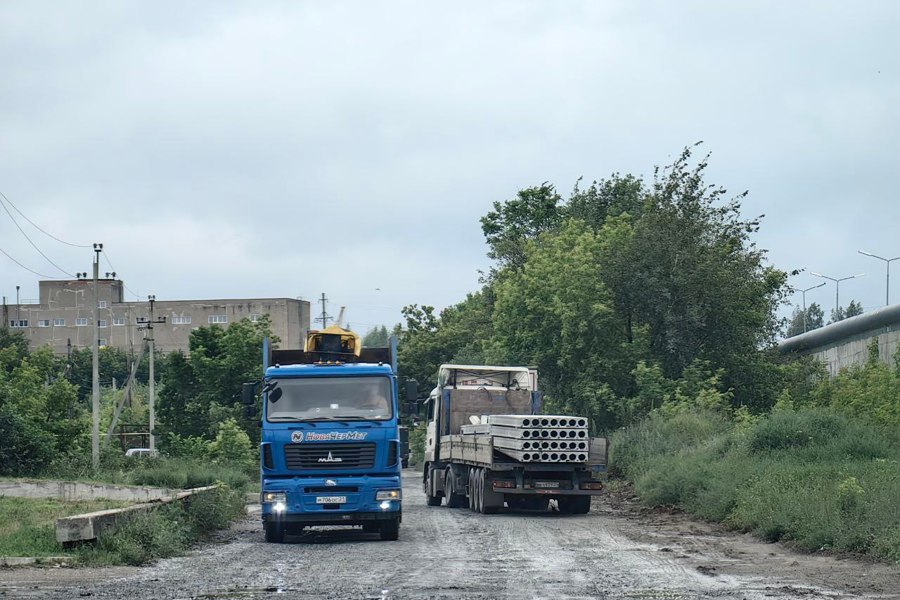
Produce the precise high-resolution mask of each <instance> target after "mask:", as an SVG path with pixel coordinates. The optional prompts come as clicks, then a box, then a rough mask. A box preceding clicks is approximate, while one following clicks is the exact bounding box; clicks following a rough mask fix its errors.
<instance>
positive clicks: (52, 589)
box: [0, 471, 900, 600]
mask: <svg viewBox="0 0 900 600" xmlns="http://www.w3.org/2000/svg"><path fill="white" fill-rule="evenodd" d="M404 494H405V496H404V520H403V526H402V528H401V531H400V541H398V542H382V541H379V540H378V536H377V534H375V535H371V534H364V533H362V532H360V531H356V530H318V531H315V532H311V533H306V534H304V535H302V536H298V537H292V538H288V540H289V543H287V544H284V545H272V544H266V543H265V542H264V541H263V536H262V529H261V526H260V524H259V521H258V518H257V517H256V516H255V515H251V516H250V517H248V518H247V519H246V520H245V521H243V522H241V523H238V524H237V525H236V526H235V527H234V528H232V529H231V530H230V531H229V532H227V533H226V534H224V535H223V536H222V538H221V539H220V540H219V541H218V542H217V543H211V544H207V545H204V546H203V547H202V548H200V549H198V550H196V551H195V552H193V553H191V554H190V555H188V556H185V557H181V558H176V559H169V560H164V561H161V562H159V563H158V564H157V565H155V566H152V567H146V568H104V569H67V568H55V569H34V568H30V569H5V570H0V598H3V599H5V598H73V597H75V598H77V597H89V598H128V599H134V600H138V599H143V598H236V599H244V598H246V599H254V598H273V599H278V598H303V599H312V598H315V599H320V598H334V599H375V600H388V599H392V600H399V599H405V598H427V599H433V600H450V599H453V600H459V599H468V598H471V599H484V600H493V599H498V600H499V599H516V600H518V599H528V598H550V599H554V600H569V599H576V598H610V599H615V598H636V599H647V600H650V599H666V600H670V599H671V600H677V599H694V598H703V599H705V598H734V599H746V600H756V599H764V598H765V599H771V598H776V599H788V600H792V599H800V598H802V599H804V600H808V599H813V598H829V599H836V598H838V599H845V598H871V599H875V598H880V599H893V600H900V569H898V568H897V567H892V566H889V565H881V564H869V563H862V562H857V561H850V560H837V559H833V558H830V557H823V556H807V555H802V554H796V553H793V552H790V551H789V550H786V549H784V548H782V547H780V546H777V545H772V544H763V543H760V542H756V541H754V540H752V539H751V538H749V537H748V536H742V535H736V534H733V533H729V532H726V531H724V530H722V529H720V528H718V527H716V526H712V525H707V524H702V523H697V522H695V521H691V520H689V519H687V518H685V517H683V516H680V515H669V514H660V513H655V512H648V511H642V510H640V509H639V508H638V507H636V506H634V505H633V504H632V503H630V502H628V501H627V500H626V501H622V500H619V499H616V498H601V499H595V501H594V508H593V510H592V512H591V514H589V515H587V516H563V515H559V514H555V513H553V514H539V513H532V514H526V513H512V514H498V515H477V514H472V513H470V512H469V511H468V510H464V509H449V508H447V507H443V506H442V507H436V508H428V507H426V506H425V499H424V497H423V495H422V492H421V488H420V485H419V483H418V476H417V474H416V473H414V472H411V471H410V472H407V473H406V477H405V487H404Z"/></svg>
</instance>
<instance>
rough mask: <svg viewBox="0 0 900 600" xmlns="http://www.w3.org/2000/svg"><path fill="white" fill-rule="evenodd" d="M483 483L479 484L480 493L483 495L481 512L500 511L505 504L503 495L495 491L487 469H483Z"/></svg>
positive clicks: (492, 512) (491, 512)
mask: <svg viewBox="0 0 900 600" xmlns="http://www.w3.org/2000/svg"><path fill="white" fill-rule="evenodd" d="M480 481H481V485H480V486H479V490H478V492H479V494H480V497H481V500H480V502H481V512H482V514H485V515H493V514H496V513H497V512H499V511H500V507H502V506H503V495H502V494H498V493H497V492H495V491H494V488H493V486H492V484H491V482H490V481H488V472H487V469H481V479H480Z"/></svg>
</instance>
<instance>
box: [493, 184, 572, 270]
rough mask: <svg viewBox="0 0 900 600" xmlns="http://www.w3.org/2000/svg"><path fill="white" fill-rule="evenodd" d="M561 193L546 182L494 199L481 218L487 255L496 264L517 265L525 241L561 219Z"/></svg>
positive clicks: (520, 261) (548, 229) (516, 267)
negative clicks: (490, 209)
mask: <svg viewBox="0 0 900 600" xmlns="http://www.w3.org/2000/svg"><path fill="white" fill-rule="evenodd" d="M561 201H562V197H561V196H560V195H559V194H558V193H557V192H556V188H554V187H553V186H552V185H550V184H548V183H546V182H545V183H543V184H541V185H539V186H536V187H530V188H526V189H524V190H521V191H519V193H518V194H516V197H515V198H514V199H512V200H508V201H506V202H503V203H501V202H494V210H492V211H490V212H488V214H486V215H485V216H483V217H482V218H481V230H482V232H483V233H484V237H485V239H486V240H487V244H488V248H489V250H488V256H489V257H490V258H493V259H494V260H496V261H497V263H498V265H499V266H500V268H504V267H510V268H512V269H520V268H521V267H522V265H523V264H524V263H525V243H526V242H527V241H528V240H532V239H535V238H536V237H537V236H538V235H540V234H541V233H543V232H545V231H552V230H553V229H555V228H557V227H558V226H559V224H560V223H561V222H562V219H563V211H562V210H561V208H560V203H561Z"/></svg>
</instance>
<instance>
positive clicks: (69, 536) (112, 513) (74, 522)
mask: <svg viewBox="0 0 900 600" xmlns="http://www.w3.org/2000/svg"><path fill="white" fill-rule="evenodd" d="M217 488H218V486H215V485H210V486H206V487H202V488H194V489H192V490H185V491H183V492H179V493H177V494H173V495H171V496H168V497H165V498H160V499H158V500H156V501H154V502H147V503H143V504H134V505H132V506H126V507H125V508H113V509H110V510H101V511H97V512H92V513H85V514H81V515H73V516H71V517H64V518H62V519H57V520H56V541H57V542H59V543H61V544H73V543H77V542H86V541H89V540H96V539H97V538H99V537H100V536H101V535H103V534H104V533H108V532H110V531H113V530H115V528H116V526H117V525H118V523H119V522H120V521H123V520H127V519H128V517H130V516H132V515H134V514H137V513H141V512H149V511H151V510H154V509H156V508H159V507H160V506H163V505H165V504H169V503H171V502H178V501H184V500H187V499H188V498H190V497H191V496H193V495H195V494H200V493H203V492H208V491H210V490H214V489H217Z"/></svg>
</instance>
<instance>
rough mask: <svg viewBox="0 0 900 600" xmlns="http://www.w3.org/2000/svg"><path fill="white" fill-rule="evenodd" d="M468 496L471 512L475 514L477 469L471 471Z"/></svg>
mask: <svg viewBox="0 0 900 600" xmlns="http://www.w3.org/2000/svg"><path fill="white" fill-rule="evenodd" d="M467 495H468V496H469V510H471V511H472V512H475V469H469V484H468V494H467Z"/></svg>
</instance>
